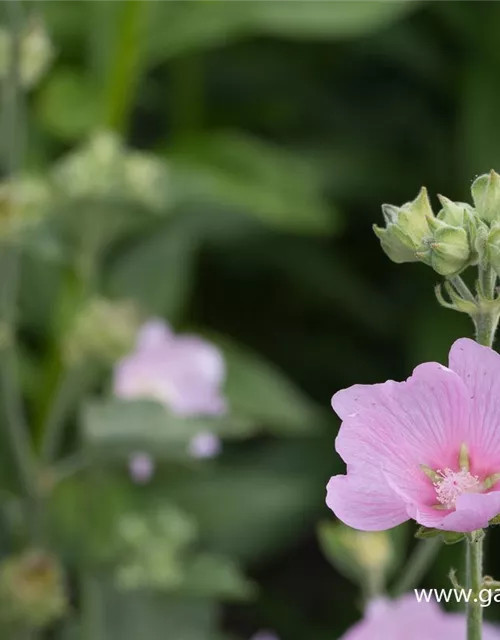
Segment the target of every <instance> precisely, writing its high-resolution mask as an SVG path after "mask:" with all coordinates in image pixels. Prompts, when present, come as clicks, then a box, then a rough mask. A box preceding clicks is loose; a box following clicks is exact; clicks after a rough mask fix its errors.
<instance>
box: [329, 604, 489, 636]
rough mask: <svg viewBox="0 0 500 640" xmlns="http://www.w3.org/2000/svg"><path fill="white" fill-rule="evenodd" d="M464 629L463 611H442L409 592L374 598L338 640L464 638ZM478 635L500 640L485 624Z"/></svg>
mask: <svg viewBox="0 0 500 640" xmlns="http://www.w3.org/2000/svg"><path fill="white" fill-rule="evenodd" d="M466 628H467V626H466V621H465V616H464V615H463V614H460V613H445V612H444V611H442V610H441V609H440V608H439V606H438V605H437V604H436V602H434V601H431V602H418V601H417V599H416V598H415V596H414V595H413V594H412V595H406V596H403V597H402V598H400V599H399V600H395V601H391V600H384V599H378V600H374V601H373V602H372V603H370V605H369V606H368V608H367V610H366V613H365V617H364V618H363V620H361V621H360V622H358V623H356V624H355V625H354V626H353V627H351V628H350V629H349V630H348V631H347V633H345V634H344V635H343V636H342V638H341V640H401V639H402V638H404V640H422V638H425V640H465V637H466ZM482 637H483V640H500V631H499V630H498V629H496V628H495V627H493V626H491V625H489V624H487V623H486V624H484V625H483V636H482Z"/></svg>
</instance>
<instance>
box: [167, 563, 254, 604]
mask: <svg viewBox="0 0 500 640" xmlns="http://www.w3.org/2000/svg"><path fill="white" fill-rule="evenodd" d="M185 572H186V573H185V576H184V580H183V584H182V585H181V587H180V590H181V592H182V593H186V594H188V595H190V596H192V597H201V598H206V597H214V598H218V599H230V600H245V599H247V598H249V597H251V596H252V595H253V593H254V587H253V585H252V584H251V583H250V582H249V581H248V580H247V579H246V578H245V576H244V575H243V574H242V573H241V571H240V570H239V569H238V566H237V565H236V564H235V563H234V562H233V561H232V560H231V559H230V558H227V557H225V556H222V555H215V554H211V553H201V554H198V555H196V556H194V558H193V559H192V560H191V562H190V563H189V564H188V565H187V567H186V568H185Z"/></svg>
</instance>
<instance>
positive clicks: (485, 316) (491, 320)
mask: <svg viewBox="0 0 500 640" xmlns="http://www.w3.org/2000/svg"><path fill="white" fill-rule="evenodd" d="M499 319H500V314H499V312H498V310H496V309H491V310H490V309H488V310H485V311H484V312H479V313H478V314H477V315H475V316H474V317H473V320H474V325H475V327H476V341H477V342H479V344H482V345H484V346H485V347H492V346H493V343H494V341H495V333H496V330H497V327H498V321H499Z"/></svg>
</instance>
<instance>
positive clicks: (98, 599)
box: [80, 569, 105, 640]
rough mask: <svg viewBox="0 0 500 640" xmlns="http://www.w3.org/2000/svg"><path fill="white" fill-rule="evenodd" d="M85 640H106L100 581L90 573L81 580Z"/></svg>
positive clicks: (87, 572) (85, 572)
mask: <svg viewBox="0 0 500 640" xmlns="http://www.w3.org/2000/svg"><path fill="white" fill-rule="evenodd" d="M80 588H81V612H82V627H83V638H86V639H87V640H105V636H104V610H103V603H102V594H101V590H100V584H99V581H98V580H97V578H96V577H95V576H93V575H92V574H91V573H90V572H89V571H86V570H85V569H84V570H83V571H82V575H81V579H80Z"/></svg>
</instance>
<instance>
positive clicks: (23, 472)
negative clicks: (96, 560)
mask: <svg viewBox="0 0 500 640" xmlns="http://www.w3.org/2000/svg"><path fill="white" fill-rule="evenodd" d="M5 10H6V12H7V18H8V23H9V28H10V33H11V35H12V41H11V42H12V44H11V51H10V54H11V67H10V71H9V75H8V78H7V82H6V85H5V86H4V91H3V93H4V105H3V106H4V116H5V121H4V124H5V126H4V128H3V131H4V135H5V139H6V142H7V146H6V149H5V155H4V158H5V159H6V171H7V175H8V176H9V177H10V179H12V180H14V179H15V178H16V177H17V174H18V172H19V169H20V167H21V164H22V156H23V147H24V144H23V140H24V134H25V131H24V108H23V106H24V105H23V103H22V96H21V87H20V76H19V62H20V38H21V31H22V22H23V14H22V7H21V5H20V2H19V0H13V1H11V2H7V3H5ZM0 260H1V273H2V278H1V285H0V323H1V325H2V327H3V332H4V334H5V336H4V338H5V339H4V344H3V352H2V353H1V354H0V384H1V394H2V401H3V405H4V409H5V413H6V428H7V431H8V433H9V437H10V440H11V443H12V449H13V453H14V457H15V460H16V464H17V467H18V470H19V475H20V477H21V479H22V482H23V486H24V489H25V492H26V495H27V497H29V498H30V499H33V500H35V499H36V495H37V477H38V467H37V462H36V459H35V456H34V452H33V449H32V445H31V439H30V432H29V428H28V425H27V423H26V420H25V415H24V409H23V399H22V393H21V389H20V385H19V379H18V363H17V358H16V330H15V322H16V306H17V295H18V290H19V275H20V274H19V267H20V264H19V251H18V248H17V247H16V246H15V241H14V240H13V239H4V240H3V243H2V246H1V247H0Z"/></svg>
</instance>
